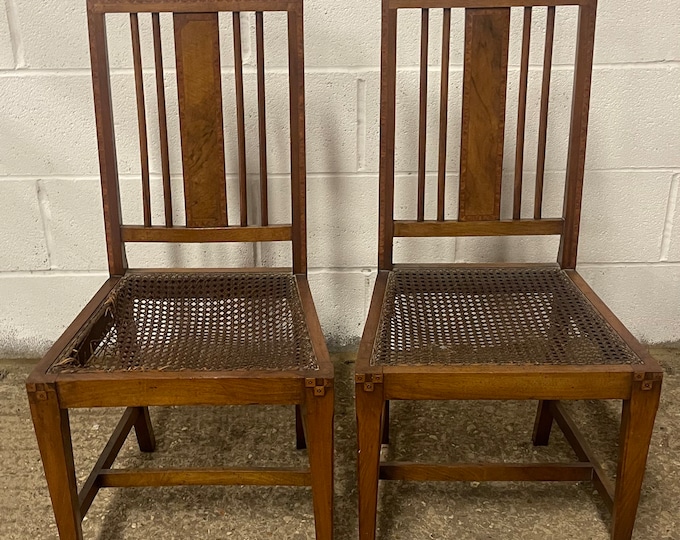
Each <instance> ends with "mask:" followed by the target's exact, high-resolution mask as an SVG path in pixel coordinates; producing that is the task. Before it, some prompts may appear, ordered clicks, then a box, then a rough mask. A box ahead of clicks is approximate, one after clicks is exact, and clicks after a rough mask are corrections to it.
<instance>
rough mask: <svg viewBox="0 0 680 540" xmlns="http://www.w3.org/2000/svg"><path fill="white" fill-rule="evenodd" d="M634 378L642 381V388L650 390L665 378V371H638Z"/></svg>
mask: <svg viewBox="0 0 680 540" xmlns="http://www.w3.org/2000/svg"><path fill="white" fill-rule="evenodd" d="M633 380H634V381H636V382H639V383H640V390H643V391H648V390H652V389H653V388H654V385H655V384H658V383H660V382H661V381H662V380H663V373H662V372H659V371H653V372H650V373H647V372H644V371H638V372H636V373H635V374H634V375H633Z"/></svg>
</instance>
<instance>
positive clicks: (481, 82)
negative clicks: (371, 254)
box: [379, 0, 596, 270]
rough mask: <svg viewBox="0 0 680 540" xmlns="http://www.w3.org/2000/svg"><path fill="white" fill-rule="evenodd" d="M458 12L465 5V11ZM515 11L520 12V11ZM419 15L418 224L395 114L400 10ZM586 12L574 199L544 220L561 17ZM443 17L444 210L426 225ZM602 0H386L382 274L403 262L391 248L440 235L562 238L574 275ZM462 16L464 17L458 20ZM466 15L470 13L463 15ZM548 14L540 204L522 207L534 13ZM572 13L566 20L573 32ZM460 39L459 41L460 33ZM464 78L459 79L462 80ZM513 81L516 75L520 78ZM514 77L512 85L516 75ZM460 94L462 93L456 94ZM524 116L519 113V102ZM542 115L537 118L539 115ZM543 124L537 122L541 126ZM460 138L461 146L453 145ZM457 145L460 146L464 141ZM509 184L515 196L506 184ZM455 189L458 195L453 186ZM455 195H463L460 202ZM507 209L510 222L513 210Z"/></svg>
mask: <svg viewBox="0 0 680 540" xmlns="http://www.w3.org/2000/svg"><path fill="white" fill-rule="evenodd" d="M457 8H459V9H457ZM512 8H517V9H512ZM413 9H419V10H420V12H421V38H420V66H419V71H420V82H419V88H420V97H419V111H418V128H417V129H418V146H417V148H418V159H417V180H418V182H417V198H413V199H414V200H417V209H416V212H415V216H414V217H415V219H395V214H394V209H395V168H396V167H395V157H396V156H395V147H396V146H397V145H396V142H397V141H396V133H398V132H399V131H398V130H397V129H396V128H395V124H396V119H397V114H396V112H397V94H398V91H397V78H398V71H399V70H398V65H397V64H398V62H397V56H398V54H397V50H398V39H397V35H398V31H397V19H398V13H401V12H408V11H412V10H413ZM561 9H566V10H569V9H571V10H577V11H578V15H577V19H578V27H577V28H576V29H575V33H576V36H575V38H576V39H575V62H574V63H573V65H572V66H569V68H571V67H573V93H572V99H571V120H570V127H569V133H570V134H569V140H568V148H567V152H566V163H561V164H560V165H559V170H566V175H565V194H564V200H563V205H562V216H561V217H554V218H545V217H544V216H543V206H544V205H543V198H544V177H545V170H546V148H547V135H548V118H549V116H548V112H549V103H551V96H550V83H551V78H552V77H551V76H552V75H553V73H552V72H553V71H554V70H553V42H554V36H555V26H556V20H557V21H559V20H560V17H559V16H560V10H561ZM440 10H441V11H442V12H443V13H442V16H441V22H442V31H441V61H440V62H438V63H439V65H440V70H439V73H440V76H439V81H440V89H439V95H440V98H439V114H438V122H439V125H438V127H437V130H438V136H439V140H438V147H437V160H436V168H437V169H436V178H437V181H436V186H435V185H433V186H432V189H436V197H433V198H432V199H433V200H436V203H435V204H433V205H432V206H433V208H432V216H433V218H434V219H426V213H427V212H426V201H427V200H428V198H427V196H426V195H427V193H426V191H427V188H428V184H427V182H426V173H427V172H428V170H427V159H426V148H427V131H428V121H427V112H428V106H427V105H428V88H427V87H428V66H429V62H428V52H429V50H428V49H429V47H431V45H430V39H429V38H430V32H431V24H430V21H431V19H432V15H433V14H434V13H435V12H436V11H440ZM595 11H596V1H595V0H544V1H542V2H534V1H530V0H503V1H498V0H496V1H493V2H492V1H487V0H451V1H446V2H443V1H441V0H419V1H413V0H383V17H382V21H383V23H382V60H381V73H382V75H381V101H380V103H381V139H380V156H381V158H380V159H381V162H380V231H379V235H380V238H379V242H380V244H379V245H380V252H379V267H380V269H381V270H390V269H392V267H393V264H394V260H393V243H394V239H395V238H396V237H433V236H440V237H444V236H449V237H455V236H513V235H519V236H524V235H559V236H560V237H561V238H560V247H559V255H558V262H559V264H560V265H561V266H562V267H563V268H574V267H575V265H576V251H577V246H578V233H579V222H580V208H581V193H582V185H583V172H584V164H585V146H586V128H587V123H588V105H589V96H590V80H591V70H592V60H593V43H594V32H595ZM456 12H458V13H456ZM463 12H464V13H463ZM511 13H512V16H513V17H514V16H517V17H518V18H521V21H522V24H521V25H518V27H520V28H521V40H517V41H518V42H519V41H521V51H518V52H519V66H518V67H519V74H518V84H517V87H518V90H516V91H513V92H512V93H511V92H510V91H509V90H508V88H512V84H511V82H510V80H509V79H510V77H509V69H508V65H509V55H510V44H511V41H512V40H511V39H510V38H511V31H510V29H511V24H510V21H511ZM458 14H460V15H461V16H462V17H463V18H464V22H463V25H462V27H463V29H462V34H463V35H462V36H461V38H462V39H461V40H460V43H456V41H455V39H452V30H451V27H452V17H456V16H457V15H458ZM538 17H540V18H542V19H544V21H545V26H544V30H543V35H542V36H539V37H541V38H542V39H540V40H537V41H538V45H536V44H535V45H534V46H535V47H537V46H539V47H542V48H543V61H542V65H541V66H540V70H541V78H540V81H537V82H540V88H539V89H538V93H539V95H540V98H539V101H540V106H539V107H537V108H536V109H537V110H538V111H539V112H538V119H537V126H536V127H535V129H536V131H537V141H536V142H537V149H536V152H535V155H536V158H535V159H536V161H535V164H536V165H535V174H534V197H533V205H531V208H525V209H523V205H522V193H523V191H524V190H525V189H526V188H527V187H531V186H530V184H529V185H528V186H527V180H528V178H525V176H529V175H527V174H525V160H524V158H525V153H526V152H527V148H526V144H525V142H526V139H530V140H533V137H534V135H535V131H534V132H532V133H530V136H529V137H527V135H528V129H529V127H528V126H527V110H529V111H532V110H533V107H531V106H529V107H527V95H528V93H529V92H528V87H529V83H530V82H531V80H532V79H533V77H530V75H532V74H533V72H534V71H535V70H530V49H531V43H532V37H534V40H536V37H535V36H532V33H533V34H535V33H537V28H534V30H533V32H532V18H533V19H537V18H538ZM569 20H571V19H569V17H565V26H568V23H569ZM453 37H454V38H455V37H456V36H455V35H454V36H453ZM457 46H458V52H462V59H463V70H462V83H461V87H462V99H461V115H460V122H459V123H458V122H453V121H451V120H452V119H451V118H450V116H452V114H451V111H450V108H451V107H450V103H449V102H450V100H451V94H452V92H451V91H450V90H451V88H452V79H453V77H452V73H451V66H450V63H451V59H450V57H451V54H452V51H453V52H454V53H455V52H456V47H457ZM453 75H454V76H455V75H456V74H455V73H454V74H453ZM512 76H513V77H514V76H515V74H514V71H513V72H512ZM513 81H514V79H513ZM453 98H454V99H455V98H456V96H453ZM511 105H512V106H513V107H514V106H515V105H516V109H515V110H512V112H511V111H510V106H511ZM515 115H516V129H515V130H514V131H515V133H516V135H515V139H514V175H513V177H512V178H511V177H509V176H508V177H507V182H506V180H505V179H504V174H503V172H504V166H503V165H504V161H505V163H506V168H507V165H508V163H509V161H510V160H509V155H510V154H511V153H512V152H511V151H508V146H511V145H512V143H513V141H508V140H507V139H508V137H507V136H506V133H507V132H508V127H512V126H509V123H510V120H513V121H514V120H515V118H514V117H515ZM530 120H533V118H530ZM458 126H460V147H459V149H460V150H459V151H460V158H459V163H458V168H457V172H458V173H459V174H457V175H454V174H451V171H449V170H447V159H448V156H447V150H448V146H449V134H450V132H451V131H452V127H453V128H457V127H458ZM531 128H532V129H533V128H534V126H533V125H532V126H531ZM451 142H452V143H453V141H451ZM456 142H457V141H456ZM453 176H457V178H456V180H457V184H458V185H457V202H458V204H457V216H452V215H450V214H452V213H456V212H455V211H453V212H451V211H450V210H449V211H448V212H447V210H446V208H447V204H446V203H447V199H448V198H449V197H451V195H452V193H450V192H449V191H450V189H451V187H450V186H449V184H450V183H451V182H452V181H453V180H454V178H453ZM506 183H507V187H508V189H503V188H504V184H506ZM447 188H448V189H447ZM455 195H456V194H455V193H453V196H455ZM503 214H507V215H503Z"/></svg>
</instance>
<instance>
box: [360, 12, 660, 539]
mask: <svg viewBox="0 0 680 540" xmlns="http://www.w3.org/2000/svg"><path fill="white" fill-rule="evenodd" d="M567 5H572V6H576V7H572V8H571V9H574V10H577V12H578V15H577V19H578V29H577V30H576V33H577V36H576V59H575V65H574V78H573V97H572V105H571V120H570V124H571V125H570V131H569V135H568V151H567V163H566V180H565V181H566V189H565V195H564V201H563V216H562V217H561V218H557V219H546V218H543V217H542V206H543V204H542V198H543V177H544V170H545V156H546V153H545V151H546V133H547V129H546V128H547V122H548V103H549V100H548V97H549V88H550V72H551V64H552V62H551V56H552V50H553V36H554V29H555V15H556V12H558V15H559V13H560V12H561V10H562V9H563V7H564V6H567ZM538 6H548V7H547V9H545V8H543V9H541V10H540V12H539V13H540V16H541V17H543V13H546V15H545V21H546V26H545V28H546V31H545V45H544V64H543V78H542V81H543V83H542V89H541V98H540V102H541V106H540V113H539V114H540V116H539V122H538V129H539V134H538V146H539V148H538V154H537V155H538V164H537V168H536V169H537V174H536V182H535V200H534V204H533V215H532V216H531V217H522V212H521V210H522V205H521V196H522V188H523V182H522V181H523V158H524V137H525V116H526V111H527V78H528V71H529V69H528V68H529V50H530V35H531V19H532V10H533V13H534V14H535V13H536V9H535V8H536V7H538ZM512 7H523V8H524V9H523V11H522V10H517V11H515V13H517V14H518V15H520V16H522V14H523V21H524V22H523V30H522V32H523V37H522V47H521V51H522V52H521V63H520V73H519V92H518V94H519V98H518V109H517V110H518V113H517V114H518V119H517V138H516V155H515V157H516V159H515V171H514V183H513V184H512V185H511V186H509V187H510V188H511V189H509V190H508V194H509V195H511V196H513V200H512V201H511V202H512V204H510V205H508V206H507V208H508V209H509V210H511V211H512V214H511V217H509V218H507V219H501V204H500V203H501V184H502V172H503V149H504V130H505V115H506V112H505V111H506V93H507V91H506V87H507V79H508V47H509V33H510V32H509V29H510V15H511V8H512ZM406 8H419V9H421V10H422V11H421V21H422V28H421V31H422V34H421V56H420V58H421V68H420V115H419V125H420V128H419V141H418V144H417V145H413V146H414V147H417V148H418V175H417V179H418V189H417V215H416V216H414V217H415V219H413V220H397V219H395V99H396V98H395V95H396V73H397V60H396V50H397V13H398V10H403V9H406ZM451 8H464V9H465V13H464V17H465V31H464V34H465V39H464V41H465V44H464V56H463V58H464V70H463V96H462V124H461V134H462V136H461V153H460V179H459V186H458V216H457V218H458V219H457V220H453V219H446V218H445V215H444V214H445V200H446V199H445V187H446V184H447V182H446V180H447V178H446V167H445V166H446V145H447V129H448V126H447V117H448V111H447V106H448V93H449V61H450V58H449V54H450V53H449V50H450V36H451V32H450V28H451V26H450V25H451V20H452V15H451V13H452V9H451ZM435 9H443V15H442V21H443V33H442V35H443V40H442V51H443V52H442V63H441V65H442V69H441V89H440V92H441V94H440V95H441V99H440V116H439V119H440V125H439V129H440V138H439V155H438V158H439V159H438V164H439V167H438V183H437V196H436V219H433V220H426V219H425V200H426V198H425V186H426V180H425V148H426V144H425V142H426V141H425V132H426V111H427V75H428V73H427V64H428V48H427V44H428V22H429V18H430V11H434V10H435ZM595 13H596V1H595V0H550V1H548V0H543V1H537V2H534V1H528V0H443V1H442V0H383V2H382V57H381V58H382V63H381V95H380V99H381V113H380V118H381V119H380V129H381V132H380V160H381V161H380V210H379V211H380V219H379V252H378V261H379V272H378V277H377V281H376V284H375V289H374V293H373V298H372V302H371V306H370V310H369V314H368V318H367V321H366V325H365V329H364V334H363V338H362V340H361V345H360V350H359V353H358V359H357V363H356V372H355V383H356V407H357V422H358V448H359V454H358V471H359V529H360V538H361V539H362V540H368V539H373V538H375V526H376V510H377V495H378V481H379V480H380V479H382V480H414V481H432V480H446V481H488V480H491V481H524V480H532V481H533V480H543V481H557V480H563V481H579V480H592V482H593V484H594V486H595V488H596V489H597V491H599V493H600V494H601V495H602V497H603V498H604V501H605V502H606V504H607V506H608V507H609V509H610V510H611V511H612V527H611V537H612V538H613V539H615V540H624V539H629V538H630V537H631V534H632V531H633V525H634V521H635V514H636V510H637V506H638V501H639V498H640V487H641V484H642V478H643V475H644V470H645V463H646V459H647V453H648V449H649V441H650V437H651V434H652V428H653V425H654V418H655V414H656V410H657V407H658V403H659V395H660V390H661V380H662V370H661V368H660V367H659V365H658V364H657V363H656V362H655V361H654V360H653V359H652V358H651V357H650V356H649V354H648V353H647V352H646V350H645V349H644V348H643V347H642V346H641V345H640V344H639V343H638V342H637V341H636V340H635V338H634V337H633V336H632V335H631V334H630V333H629V332H628V331H627V330H626V328H625V327H624V326H623V325H622V324H621V322H620V321H619V320H618V319H617V318H616V317H615V316H614V315H613V314H612V312H611V311H610V310H609V309H608V308H607V307H606V306H605V304H604V303H603V302H602V301H601V300H600V299H599V298H598V297H597V295H596V294H595V293H594V292H593V291H592V290H591V289H590V287H589V286H588V285H587V284H586V282H585V281H584V280H583V278H582V277H581V276H580V275H579V274H578V273H577V272H576V270H575V267H576V252H577V246H578V234H579V221H580V210H581V196H582V188H583V177H584V161H585V148H586V127H587V121H588V108H589V96H590V83H591V72H592V61H593V42H594V31H595ZM560 20H561V19H560ZM404 132H405V131H404V130H402V131H400V133H401V134H402V136H403V133H404ZM411 199H412V200H414V201H415V200H416V197H415V196H414V195H411ZM508 213H509V212H508ZM433 214H434V212H433ZM505 235H559V236H560V243H559V254H558V257H557V265H552V266H551V265H530V264H507V263H506V264H497V265H479V264H478V265H475V264H452V265H429V266H428V265H425V264H421V265H415V264H394V260H393V259H394V258H393V245H394V240H395V238H399V237H464V236H505ZM491 399H493V400H527V399H532V400H539V406H538V414H537V416H536V423H535V429H534V435H533V442H534V444H535V445H546V444H547V443H548V437H549V434H550V430H551V426H552V424H553V421H556V422H557V425H558V426H559V427H560V428H561V429H562V431H563V432H564V435H565V437H566V439H567V440H568V441H569V443H570V444H571V446H572V447H573V449H574V451H575V453H576V455H577V456H578V459H579V461H578V462H576V463H572V464H557V463H554V464H553V463H551V464H543V463H542V464H521V463H517V464H516V463H494V464H490V463H472V464H462V463H452V464H433V463H406V462H399V461H393V462H383V463H381V462H380V446H381V442H387V440H388V435H387V433H388V428H389V408H388V407H389V401H390V400H491ZM585 399H589V400H592V399H598V400H600V399H620V400H622V401H623V413H622V422H621V438H620V447H619V463H618V473H617V480H616V484H615V485H614V483H612V481H611V480H610V479H608V478H607V477H606V476H605V475H604V472H603V469H602V467H601V465H600V464H599V463H598V461H597V459H596V457H595V455H594V454H593V452H592V450H591V447H590V446H589V445H588V444H587V442H586V441H585V440H584V438H583V436H582V435H581V433H580V432H579V430H578V428H577V427H576V425H575V424H574V422H573V421H572V420H571V419H570V417H569V416H568V415H567V412H566V410H565V408H564V406H563V405H562V403H561V400H585Z"/></svg>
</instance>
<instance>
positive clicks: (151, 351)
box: [26, 0, 333, 540]
mask: <svg viewBox="0 0 680 540" xmlns="http://www.w3.org/2000/svg"><path fill="white" fill-rule="evenodd" d="M302 9H303V5H302V0H291V1H287V2H279V1H277V0H164V1H151V0H88V4H87V13H88V23H89V36H90V52H91V58H92V75H93V81H94V97H95V109H96V120H97V137H98V142H99V159H100V166H101V185H102V195H103V203H104V217H105V229H106V239H107V246H108V250H107V251H108V262H109V268H110V278H109V279H108V281H106V283H105V284H104V285H103V286H102V288H101V289H100V290H99V291H98V292H97V293H96V294H95V296H94V298H93V299H92V300H91V302H90V303H89V304H88V305H87V306H86V307H85V309H84V310H83V311H82V312H81V313H80V315H78V317H77V318H76V319H75V321H74V322H73V323H72V324H71V326H69V328H68V329H67V330H66V331H65V332H64V334H63V335H62V336H61V337H60V338H59V340H58V341H57V342H56V343H55V344H54V346H53V347H52V348H51V349H50V351H49V352H48V353H47V354H46V355H45V357H44V358H43V359H42V361H41V362H40V363H39V365H38V366H37V367H36V368H35V370H34V371H33V373H32V374H31V375H30V377H29V378H28V380H27V385H26V386H27V391H28V397H29V400H30V405H31V412H32V415H33V422H34V425H35V432H36V435H37V439H38V444H39V447H40V453H41V456H42V460H43V465H44V468H45V475H46V477H47V483H48V487H49V491H50V495H51V498H52V504H53V508H54V513H55V517H56V522H57V527H58V530H59V535H60V537H61V538H63V539H69V540H71V539H79V538H82V528H81V520H82V518H83V516H84V515H85V514H86V512H87V511H88V509H89V507H90V505H91V503H92V501H93V499H94V497H95V495H96V494H97V492H98V490H99V489H100V488H105V487H132V486H134V487H139V486H179V485H232V484H238V485H241V484H252V485H289V486H311V487H312V496H313V506H314V514H315V518H316V536H317V538H318V539H320V540H321V539H330V538H332V536H333V532H332V508H333V368H332V365H331V362H330V359H329V356H328V352H327V349H326V345H325V342H324V338H323V335H322V333H321V328H320V326H319V322H318V319H317V315H316V312H315V308H314V303H313V301H312V296H311V293H310V289H309V285H308V282H307V255H306V224H305V212H306V209H305V185H306V178H305V174H306V171H305V133H304V125H305V124H304V65H303V58H304V53H303V11H302ZM224 10H229V11H233V15H232V17H233V33H234V65H235V70H234V71H235V77H234V79H235V82H236V85H235V86H236V91H235V95H236V99H237V103H236V111H237V122H236V123H237V126H238V129H237V133H236V138H237V141H238V150H239V151H238V158H239V159H238V164H239V167H238V171H239V173H238V179H239V191H240V194H239V203H240V216H239V217H240V219H239V221H238V224H233V223H230V222H229V221H228V220H227V204H226V177H225V150H224V136H223V113H222V111H223V107H222V101H223V100H222V83H221V70H220V66H221V63H220V31H219V24H218V12H219V11H224ZM241 10H249V11H255V12H256V13H255V17H254V18H255V27H256V58H257V64H256V65H257V98H258V116H259V140H260V144H259V149H260V155H259V159H260V164H261V166H260V188H261V193H260V196H259V199H260V201H259V202H260V206H261V216H262V217H261V220H259V221H261V223H260V224H255V223H254V222H253V221H254V220H253V219H252V217H249V216H248V213H247V209H248V204H249V201H248V190H247V189H246V188H247V185H246V168H245V165H246V162H245V116H244V106H243V103H244V101H243V95H244V92H243V65H242V53H241V36H240V11H241ZM273 11H280V12H283V13H284V14H283V15H282V17H283V18H287V27H288V51H289V55H288V63H289V93H290V96H289V98H290V134H291V136H290V157H291V179H290V184H291V200H292V223H289V224H271V223H269V212H268V207H267V161H266V158H267V153H266V133H265V125H266V124H265V116H264V115H265V75H264V37H263V36H264V33H263V32H264V20H265V19H266V18H267V17H268V16H269V12H273ZM145 12H149V13H145ZM161 12H170V13H172V16H170V15H163V16H162V17H161V15H160V13H161ZM112 13H130V24H131V36H132V41H131V43H132V49H133V59H134V73H135V79H136V83H137V84H136V94H137V106H138V119H139V126H138V127H139V136H140V149H141V151H140V155H141V159H142V164H141V170H142V193H143V210H144V218H143V224H142V225H125V224H123V221H122V218H121V204H120V187H119V175H118V171H117V160H116V148H115V138H114V116H113V112H112V92H111V85H110V70H109V61H108V54H107V41H106V23H105V19H107V18H108V17H109V16H110V14H112ZM263 13H264V14H263ZM142 17H148V18H149V19H148V20H149V21H151V22H150V25H151V27H152V35H153V44H154V53H155V54H154V57H155V74H156V79H155V81H156V91H157V96H156V98H157V100H158V105H159V107H158V110H159V114H158V119H159V122H160V149H159V152H160V155H161V162H162V177H163V197H164V209H165V223H164V224H163V225H158V224H152V213H151V196H150V186H149V157H148V156H149V153H148V144H147V129H146V114H145V110H144V104H145V101H144V85H143V81H142V69H141V68H142V61H141V53H140V26H139V19H141V18H142ZM166 17H168V22H172V23H173V26H174V38H175V54H176V62H177V83H178V99H179V116H180V135H181V150H182V166H183V182H184V202H185V213H186V225H185V226H178V225H176V224H174V223H173V204H172V201H171V193H170V191H171V181H170V174H169V171H170V165H169V157H168V156H169V151H168V127H167V126H168V123H167V115H166V94H165V90H164V79H163V74H164V71H163V55H162V50H161V20H166V19H165V18H166ZM170 17H171V19H172V21H170ZM163 26H164V25H163ZM164 27H165V26H164ZM171 31H172V30H171ZM173 76H174V73H173ZM167 110H170V109H169V108H167ZM250 203H253V201H250ZM237 207H238V206H237ZM252 207H253V206H252V205H251V208H252ZM231 220H232V221H233V217H232V218H231ZM265 241H266V242H274V241H287V242H291V243H292V268H278V269H276V268H247V269H245V268H241V269H239V268H234V269H228V268H220V269H209V270H193V269H172V270H169V269H159V270H134V269H129V268H128V266H127V262H126V255H125V248H124V245H125V244H126V243H129V242H265ZM247 404H276V405H295V406H296V410H297V421H298V422H297V423H298V426H297V428H298V429H297V442H298V447H304V446H305V444H307V446H308V452H309V468H308V469H307V468H301V469H293V468H280V467H279V468H276V467H261V468H236V467H234V468H226V469H213V468H203V469H197V468H194V469H120V468H116V469H114V468H112V464H113V462H114V460H115V458H116V455H117V454H118V451H119V450H120V448H121V446H122V444H123V442H124V441H125V439H126V437H127V436H128V434H129V433H130V431H131V430H132V428H133V427H134V429H135V432H136V434H137V440H138V442H139V447H140V449H141V450H142V451H144V452H151V451H153V450H154V446H155V441H154V434H153V430H152V426H151V422H150V417H149V411H148V407H149V406H171V405H172V406H177V405H204V406H206V405H207V406H209V405H218V406H222V405H247ZM121 406H122V407H127V409H126V410H125V413H124V414H123V417H122V419H121V420H120V422H119V424H118V426H117V427H116V429H115V431H114V433H113V435H112V436H111V439H110V440H109V442H108V444H107V445H106V447H105V448H104V451H103V452H102V454H101V456H100V457H99V460H98V461H97V463H96V465H95V466H94V469H93V470H92V472H91V474H90V476H89V478H88V479H87V481H86V482H85V484H84V485H83V486H82V487H81V489H80V491H78V489H77V485H76V476H75V472H74V461H73V451H72V446H71V435H70V428H69V409H74V408H82V407H121ZM263 504H265V501H263Z"/></svg>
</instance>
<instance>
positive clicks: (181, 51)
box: [174, 13, 228, 227]
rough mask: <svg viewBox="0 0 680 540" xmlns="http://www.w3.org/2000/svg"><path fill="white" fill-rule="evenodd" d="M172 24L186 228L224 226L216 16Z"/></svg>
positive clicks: (186, 16) (179, 16)
mask: <svg viewBox="0 0 680 540" xmlns="http://www.w3.org/2000/svg"><path fill="white" fill-rule="evenodd" d="M174 23H175V48H176V54H177V91H178V96H179V120H180V132H181V138H182V164H183V170H184V199H185V206H186V216H187V226H188V227H220V226H226V225H227V224H228V222H227V194H226V183H225V170H224V134H223V127H222V83H221V74H220V45H219V23H218V18H217V13H175V14H174Z"/></svg>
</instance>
